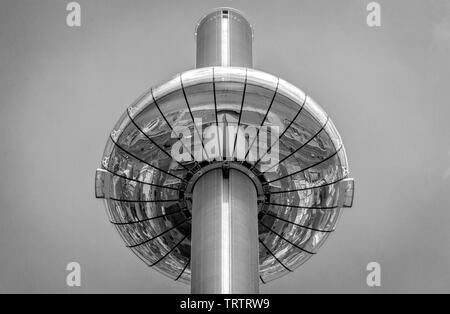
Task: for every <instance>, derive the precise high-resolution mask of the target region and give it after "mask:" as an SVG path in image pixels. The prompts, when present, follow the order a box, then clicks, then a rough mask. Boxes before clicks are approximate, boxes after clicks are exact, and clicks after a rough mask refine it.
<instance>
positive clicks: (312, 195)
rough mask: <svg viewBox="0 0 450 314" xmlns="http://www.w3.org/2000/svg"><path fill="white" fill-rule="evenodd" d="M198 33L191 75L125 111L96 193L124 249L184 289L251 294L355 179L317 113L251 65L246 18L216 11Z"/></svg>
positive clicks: (320, 225) (300, 250)
mask: <svg viewBox="0 0 450 314" xmlns="http://www.w3.org/2000/svg"><path fill="white" fill-rule="evenodd" d="M195 34H196V41H197V60H196V69H193V70H190V71H187V72H183V73H181V74H178V75H176V76H175V77H173V78H172V79H171V80H169V81H167V82H166V83H164V84H162V85H160V86H156V87H153V88H151V89H149V90H148V91H146V92H145V93H144V94H143V95H142V96H141V97H139V99H137V100H136V101H135V102H134V103H133V104H132V105H131V106H129V107H128V108H127V110H126V111H125V113H124V114H123V115H122V117H121V118H120V119H119V121H118V122H117V124H116V125H115V127H114V129H113V131H112V132H111V134H110V136H109V138H108V141H107V144H106V148H105V151H104V154H103V158H102V161H101V168H100V169H98V170H97V172H96V178H95V193H96V197H97V198H99V199H104V202H105V204H106V208H107V212H108V215H109V219H110V221H111V223H112V224H113V225H114V226H115V228H116V229H117V231H118V232H119V234H120V235H121V236H122V238H123V241H124V242H125V244H126V246H127V247H129V248H130V249H131V250H132V251H133V252H134V253H135V254H136V255H137V256H138V257H139V258H140V259H141V260H142V261H143V262H144V263H146V264H147V265H148V266H150V267H152V268H154V269H156V270H158V271H159V272H161V273H162V274H164V275H166V276H168V277H170V278H172V279H174V280H177V281H181V282H184V283H190V284H191V292H192V293H225V294H227V293H245V294H246V293H258V292H259V285H260V284H265V283H267V282H269V281H272V280H274V279H277V278H279V277H281V276H284V275H286V274H288V273H289V272H292V271H293V270H295V269H296V268H297V267H299V266H300V265H302V264H303V263H304V262H306V261H307V260H308V259H309V258H310V257H311V256H313V255H314V254H316V253H317V251H318V249H319V248H320V247H321V246H322V245H323V243H324V242H325V241H326V240H327V238H328V236H329V235H330V234H331V233H332V232H333V231H334V230H335V227H336V223H337V221H338V218H339V216H340V214H341V210H342V209H343V208H347V207H351V206H352V202H353V191H354V183H353V179H351V178H349V167H348V162H347V156H346V153H345V149H344V145H343V143H342V140H341V137H340V135H339V133H338V131H337V129H336V128H335V126H334V124H333V122H332V121H331V119H330V118H329V117H328V115H327V114H326V113H325V112H324V110H323V109H322V108H321V107H320V106H319V105H318V104H317V103H316V102H315V101H314V100H313V99H312V98H311V97H310V96H309V95H307V94H306V93H305V92H303V91H302V90H300V89H299V88H297V87H295V86H294V85H292V84H290V83H288V82H287V81H285V80H283V79H281V78H279V77H277V76H273V75H271V74H268V73H264V72H262V71H259V70H255V69H253V60H252V41H253V28H252V26H251V25H250V23H249V22H248V21H247V19H246V18H245V17H244V16H243V14H242V13H240V12H239V11H237V10H235V9H231V8H219V9H215V10H213V11H212V12H211V13H209V14H208V15H206V16H205V17H203V18H202V19H201V20H200V22H199V23H198V24H197V27H196V31H195Z"/></svg>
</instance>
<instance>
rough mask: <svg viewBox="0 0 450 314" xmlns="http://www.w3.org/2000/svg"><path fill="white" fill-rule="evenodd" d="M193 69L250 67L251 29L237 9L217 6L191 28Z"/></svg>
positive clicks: (251, 61) (251, 56)
mask: <svg viewBox="0 0 450 314" xmlns="http://www.w3.org/2000/svg"><path fill="white" fill-rule="evenodd" d="M195 35H196V40H197V60H196V66H197V68H202V67H208V66H235V67H247V68H252V67H253V55H252V44H253V28H252V26H251V25H250V23H249V22H248V21H247V19H246V18H245V17H244V16H243V15H242V14H241V13H240V12H239V11H237V10H235V9H231V8H219V9H216V10H214V11H213V12H211V13H209V14H208V15H206V16H205V17H204V18H203V19H202V20H201V21H200V22H199V23H198V24H197V28H196V30H195Z"/></svg>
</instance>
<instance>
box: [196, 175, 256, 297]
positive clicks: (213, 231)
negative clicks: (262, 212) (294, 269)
mask: <svg viewBox="0 0 450 314" xmlns="http://www.w3.org/2000/svg"><path fill="white" fill-rule="evenodd" d="M257 215H258V213H257V193H256V188H255V185H254V184H253V182H252V181H251V180H250V178H248V177H247V175H245V174H243V173H242V172H240V171H238V170H234V169H229V170H228V171H226V172H224V171H223V170H222V169H215V170H212V171H210V172H207V173H206V174H204V175H203V176H202V177H200V179H199V180H198V181H197V183H196V184H195V187H194V191H193V197H192V239H191V240H192V241H191V243H192V248H191V293H206V294H212V293H222V294H228V293H233V294H236V293H242V294H249V293H252V294H256V293H258V292H259V277H258V276H259V251H258V248H259V243H258V217H257Z"/></svg>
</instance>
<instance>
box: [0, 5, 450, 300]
mask: <svg viewBox="0 0 450 314" xmlns="http://www.w3.org/2000/svg"><path fill="white" fill-rule="evenodd" d="M68 2H69V1H62V0H60V1H56V0H53V1H50V0H40V1H31V0H28V1H24V0H20V1H17V0H14V1H13V0H9V1H1V2H0V143H1V149H0V171H1V176H0V292H8V293H9V292H25V293H44V292H60V293H78V292H84V293H90V292H95V293H100V292H105V293H112V292H124V293H188V292H189V286H186V285H184V284H181V283H177V282H173V281H171V280H169V279H167V278H166V277H164V276H162V275H161V274H159V273H158V272H156V271H154V270H151V269H148V268H147V267H146V266H145V265H144V263H142V262H141V261H140V260H139V259H138V258H137V257H136V256H134V254H133V253H132V252H131V251H129V250H128V249H126V248H125V245H124V244H123V242H122V240H121V239H120V236H119V235H118V234H117V233H116V231H115V230H114V228H113V227H112V226H111V225H110V224H109V223H108V219H107V215H106V212H105V210H104V207H103V204H102V202H101V201H99V200H96V199H95V198H94V173H95V170H96V168H97V167H98V166H99V163H100V159H101V156H102V152H103V149H104V145H105V143H106V139H107V136H108V134H109V132H110V131H111V129H112V127H113V126H114V124H115V122H116V121H117V119H118V118H119V117H120V115H121V114H122V113H123V112H124V110H125V109H126V107H127V106H128V105H130V104H131V103H132V102H133V101H134V100H135V99H136V98H137V97H138V96H139V95H140V94H141V93H142V92H143V91H144V90H146V89H147V88H148V87H150V86H152V85H155V84H158V83H161V82H164V81H166V80H168V79H169V78H171V77H172V76H173V75H175V74H176V73H179V72H182V71H185V70H189V69H192V68H193V67H194V66H195V42H194V26H195V24H196V22H197V21H198V20H199V18H200V17H201V16H202V15H203V14H205V13H207V12H209V11H210V10H211V9H213V8H215V7H218V6H232V7H235V8H237V9H239V10H242V11H243V12H244V13H245V14H246V15H247V16H248V18H249V20H250V22H251V23H252V24H253V26H254V28H255V42H254V64H255V68H257V69H260V70H263V71H266V72H269V73H272V74H274V75H277V76H280V77H282V78H284V79H286V80H288V81H290V82H291V83H293V84H295V85H297V86H299V87H300V88H301V89H303V90H304V91H305V92H307V93H308V94H310V95H311V96H312V97H313V98H314V99H315V100H317V101H318V102H319V103H320V104H321V106H322V107H323V108H324V109H325V110H326V111H327V113H328V114H329V115H330V116H331V118H332V119H333V121H334V123H335V124H336V126H337V128H338V130H339V132H340V134H341V136H342V138H343V140H344V143H345V145H346V149H347V154H348V158H349V162H350V170H351V176H352V177H354V178H355V180H356V194H355V201H354V206H353V208H352V209H348V210H346V211H345V213H344V215H343V216H342V217H341V220H340V222H339V225H338V229H337V231H336V232H335V233H334V234H333V236H332V237H330V238H329V240H328V241H327V243H326V244H325V245H324V246H323V247H322V249H321V250H320V251H319V254H317V255H316V256H314V257H313V258H311V259H310V260H309V261H308V262H307V263H306V264H304V265H303V266H302V267H300V268H298V269H297V270H296V271H295V272H294V273H292V274H289V275H288V276H286V277H283V278H282V279H279V280H277V281H274V282H272V283H270V284H268V285H264V286H262V287H261V292H262V293H313V292H324V293H347V292H356V293H360V292H362V293H378V292H386V293H391V292H447V293H449V292H450V241H449V240H450V228H449V223H450V197H449V195H450V124H449V114H450V106H449V105H450V104H449V99H450V1H448V0H439V1H423V0H397V1H387V0H383V1H378V2H379V3H380V4H381V6H382V17H381V18H382V26H381V27H380V28H370V27H368V26H367V24H366V16H367V12H366V5H367V3H368V2H369V1H366V0H348V1H334V0H328V1H316V0H314V1H313V0H308V1H306V0H302V1H299V0H295V1H259V0H258V1H215V0H213V1H211V0H209V1H206V0H205V1H167V0H164V1H146V0H141V1H136V0H133V1H118V0H114V1H112V0H102V1H99V0H95V1H94V0H92V1H79V3H80V4H81V8H82V26H81V27H80V28H70V27H68V26H67V25H66V14H67V12H66V10H65V9H66V4H67V3H68ZM71 261H77V262H79V263H80V264H81V267H82V286H81V287H80V288H69V287H67V286H66V283H65V279H66V274H67V272H66V270H65V268H66V265H67V263H68V262H71ZM372 261H376V262H378V263H380V264H381V270H382V277H381V284H382V286H381V287H379V288H369V287H368V286H367V285H366V275H367V271H366V265H367V264H368V263H369V262H372Z"/></svg>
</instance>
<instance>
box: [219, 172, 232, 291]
mask: <svg viewBox="0 0 450 314" xmlns="http://www.w3.org/2000/svg"><path fill="white" fill-rule="evenodd" d="M222 182H223V185H222V189H223V191H222V215H221V216H222V217H221V221H222V237H223V238H222V291H221V292H222V293H224V294H228V293H230V292H231V291H230V267H231V266H230V179H229V178H222Z"/></svg>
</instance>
